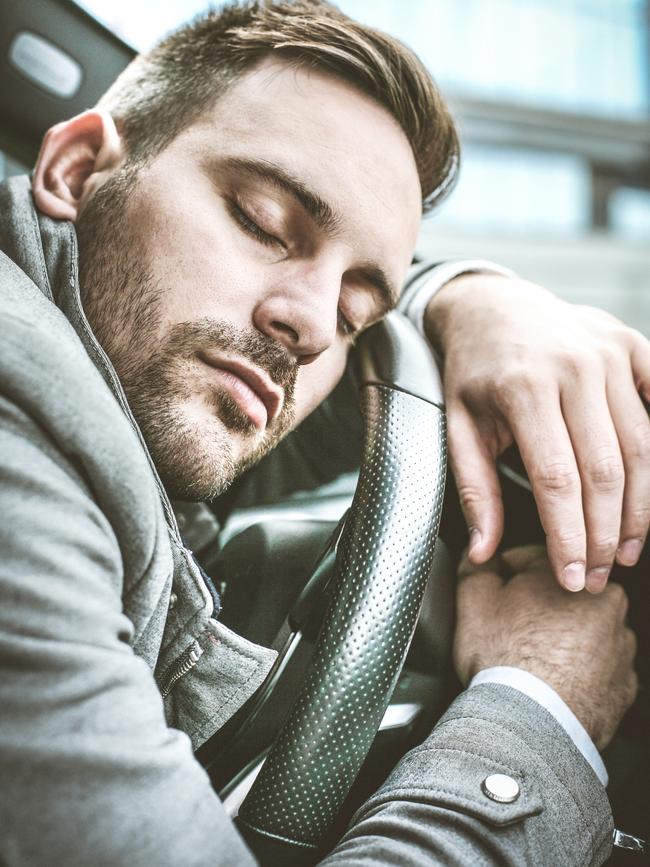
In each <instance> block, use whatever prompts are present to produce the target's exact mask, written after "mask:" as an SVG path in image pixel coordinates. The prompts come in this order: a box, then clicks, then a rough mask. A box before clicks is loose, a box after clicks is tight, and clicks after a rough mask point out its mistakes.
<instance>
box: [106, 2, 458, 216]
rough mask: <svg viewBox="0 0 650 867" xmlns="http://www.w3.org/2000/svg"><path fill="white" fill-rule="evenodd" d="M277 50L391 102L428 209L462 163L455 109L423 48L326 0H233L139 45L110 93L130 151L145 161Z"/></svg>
mask: <svg viewBox="0 0 650 867" xmlns="http://www.w3.org/2000/svg"><path fill="white" fill-rule="evenodd" d="M270 54H275V55H283V56H285V57H288V58H290V59H291V60H292V61H293V62H295V63H297V64H301V65H302V64H304V65H307V66H310V67H312V68H316V69H320V70H323V71H326V72H331V73H333V74H334V75H337V76H339V77H340V78H343V79H345V80H346V81H349V82H350V83H352V84H354V85H355V86H356V87H358V88H359V89H360V90H362V91H363V92H364V93H366V94H368V95H369V96H371V97H372V98H373V99H375V100H376V101H377V102H378V103H380V104H381V105H382V106H384V107H385V108H386V109H388V111H389V112H390V113H391V114H392V115H393V117H394V118H395V119H396V120H397V121H398V123H399V124H400V126H401V127H402V129H403V130H404V133H405V134H406V136H407V138H408V140H409V142H410V145H411V148H412V150H413V154H414V156H415V162H416V165H417V169H418V174H419V177H420V184H421V187H422V207H423V211H428V210H430V209H431V208H432V207H433V206H434V205H435V204H437V203H438V202H439V201H440V199H441V198H442V197H443V196H444V195H445V194H446V193H447V192H448V191H449V190H450V189H451V187H452V186H453V183H454V181H455V179H456V176H457V173H458V166H459V143H458V136H457V134H456V129H455V126H454V122H453V119H452V117H451V115H450V113H449V110H448V108H447V106H446V104H445V102H444V100H443V98H442V96H441V94H440V92H439V90H438V88H437V86H436V84H435V82H434V81H433V79H432V78H431V76H430V74H429V73H428V72H427V70H426V68H425V67H424V65H423V64H422V63H421V61H420V60H419V59H418V57H417V56H416V55H415V54H414V53H413V52H412V51H411V50H410V49H409V48H407V47H406V46H405V45H403V44H402V43H401V42H399V41H398V40H397V39H395V38H394V37H392V36H389V35H388V34H386V33H382V32H381V31H379V30H373V29H372V28H370V27H366V26H365V25H363V24H359V23H358V22H356V21H353V20H352V19H351V18H349V17H348V16H347V15H344V14H343V13H342V12H340V10H339V9H337V8H336V7H335V6H333V5H332V4H331V3H329V2H326V0H293V2H292V0H283V2H265V0H256V2H244V3H236V2H235V3H230V4H228V5H227V6H225V8H223V9H221V10H219V11H218V12H209V13H208V14H207V15H203V16H201V17H199V18H197V19H195V20H194V21H193V22H191V23H190V24H188V25H186V26H185V27H183V28H181V29H180V30H178V31H177V32H176V33H174V34H172V35H171V36H169V37H167V38H166V39H164V40H163V41H162V42H161V43H159V44H158V45H157V46H156V47H155V48H153V49H152V50H151V51H149V52H147V53H145V54H141V55H139V56H138V57H137V58H136V59H135V60H134V61H133V62H132V63H131V64H130V65H129V66H128V67H127V69H126V70H125V71H124V72H123V73H122V75H121V76H120V77H119V78H118V79H117V81H116V82H115V84H114V85H113V86H112V87H111V88H110V89H109V90H108V92H107V93H106V94H105V95H104V96H103V97H102V99H101V101H100V103H99V104H100V106H102V107H104V108H106V109H107V110H108V111H110V113H111V114H112V116H113V118H114V119H115V121H116V123H117V126H118V129H119V130H120V132H121V134H122V136H123V137H124V140H125V143H126V146H127V149H128V151H129V156H130V157H131V158H132V159H134V160H136V161H143V160H144V161H146V160H148V159H150V158H151V157H152V156H155V155H156V154H157V153H159V152H160V151H161V150H162V149H163V148H164V147H165V146H166V145H167V144H169V142H170V141H171V140H172V139H173V138H175V136H176V135H178V134H179V133H180V132H181V131H182V130H183V129H185V128H186V127H188V126H189V125H190V124H191V123H192V122H193V121H195V120H196V119H197V118H198V117H199V116H200V115H201V114H202V113H203V112H204V111H205V110H206V109H207V108H208V107H209V106H210V105H212V104H213V103H214V102H215V100H216V99H217V98H218V97H219V96H221V95H222V94H223V93H224V91H225V90H226V89H227V88H228V87H229V86H230V85H231V84H233V83H234V82H235V81H236V80H237V79H238V78H239V77H240V76H241V75H242V74H243V73H245V72H246V71H247V70H249V69H251V68H252V67H253V66H255V65H256V64H257V63H258V62H259V61H260V60H261V59H262V58H263V57H265V56H268V55H270Z"/></svg>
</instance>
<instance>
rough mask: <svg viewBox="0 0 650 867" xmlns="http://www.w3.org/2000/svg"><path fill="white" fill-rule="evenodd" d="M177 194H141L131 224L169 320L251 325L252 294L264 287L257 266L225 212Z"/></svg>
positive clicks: (153, 191)
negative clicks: (219, 320)
mask: <svg viewBox="0 0 650 867" xmlns="http://www.w3.org/2000/svg"><path fill="white" fill-rule="evenodd" d="M173 192H174V191H173V190H166V191H165V194H163V193H161V191H160V189H159V188H158V187H154V188H153V189H145V190H143V191H142V192H141V195H140V196H139V198H138V200H137V201H136V202H134V208H133V211H132V220H131V228H132V236H133V238H134V241H135V246H136V249H137V250H139V255H141V256H142V258H143V259H144V258H146V260H147V263H148V266H149V270H150V271H151V272H152V274H153V275H154V279H155V281H156V283H157V284H158V285H160V286H161V287H163V290H164V309H165V320H166V321H167V323H168V324H169V323H171V324H174V323H176V322H186V321H193V320H197V319H201V318H204V317H207V318H227V319H229V320H231V321H232V322H233V323H235V324H239V325H241V326H244V325H247V324H248V322H249V320H250V314H251V310H252V307H251V304H252V301H253V299H252V298H251V294H252V292H253V291H254V288H255V286H257V285H259V284H260V283H261V275H260V274H258V273H257V271H256V270H255V267H254V265H255V263H250V262H248V261H246V259H245V255H244V252H242V249H241V244H240V243H238V237H237V233H236V231H234V229H233V226H232V225H231V223H230V222H229V220H228V217H227V215H226V214H225V213H224V211H223V209H220V208H217V207H216V206H214V204H213V203H211V202H206V201H204V198H203V197H201V196H197V195H195V196H194V197H192V196H189V195H186V196H184V197H179V198H178V199H176V200H174V196H173ZM170 199H172V200H173V201H170ZM248 308H251V309H248Z"/></svg>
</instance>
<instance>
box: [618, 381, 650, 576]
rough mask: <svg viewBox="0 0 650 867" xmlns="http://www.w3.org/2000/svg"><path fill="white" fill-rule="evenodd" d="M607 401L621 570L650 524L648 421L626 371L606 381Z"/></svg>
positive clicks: (640, 545)
mask: <svg viewBox="0 0 650 867" xmlns="http://www.w3.org/2000/svg"><path fill="white" fill-rule="evenodd" d="M607 398H608V403H609V407H610V410H611V414H612V419H613V421H614V425H615V428H616V434H617V436H618V442H619V445H620V450H621V456H622V461H623V466H624V471H625V490H624V493H623V511H622V516H621V526H620V533H619V536H620V538H619V545H618V549H617V552H616V559H617V561H618V562H619V563H620V564H621V565H622V566H633V565H634V564H635V563H636V562H637V560H638V559H639V556H640V554H641V551H642V549H643V545H644V543H645V539H646V535H647V532H648V524H649V523H650V419H649V418H648V413H647V411H646V409H645V407H644V406H643V404H642V402H641V399H640V398H639V395H638V394H637V392H636V390H635V387H634V385H633V383H632V382H631V379H630V375H629V369H627V368H626V369H624V370H621V371H620V373H619V374H618V375H611V376H610V377H609V378H608V383H607Z"/></svg>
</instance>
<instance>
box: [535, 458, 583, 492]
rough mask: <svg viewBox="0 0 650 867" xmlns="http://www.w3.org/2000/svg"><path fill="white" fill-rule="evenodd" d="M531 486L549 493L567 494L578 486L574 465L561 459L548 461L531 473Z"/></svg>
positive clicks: (578, 480) (576, 471)
mask: <svg viewBox="0 0 650 867" xmlns="http://www.w3.org/2000/svg"><path fill="white" fill-rule="evenodd" d="M531 481H532V483H533V487H537V488H539V489H540V490H542V491H544V492H546V493H549V494H569V493H573V492H574V491H577V490H578V489H579V488H580V476H579V475H578V470H577V469H576V467H575V466H574V465H573V464H571V463H569V462H567V461H563V460H555V461H549V462H547V463H545V464H543V465H542V466H540V467H539V468H537V469H535V470H533V471H532V473H531Z"/></svg>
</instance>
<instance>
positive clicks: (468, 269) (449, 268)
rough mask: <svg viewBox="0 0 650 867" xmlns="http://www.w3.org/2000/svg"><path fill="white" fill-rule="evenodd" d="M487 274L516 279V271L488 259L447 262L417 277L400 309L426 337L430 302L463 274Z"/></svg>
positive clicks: (403, 296)
mask: <svg viewBox="0 0 650 867" xmlns="http://www.w3.org/2000/svg"><path fill="white" fill-rule="evenodd" d="M477 272H485V273H488V274H500V275H501V276H503V277H514V276H515V273H514V271H510V269H509V268H502V267H501V265H496V264H495V263H494V262H489V261H488V260H487V259H461V260H458V261H456V262H445V263H444V264H443V265H436V266H435V267H433V268H431V269H430V270H429V271H425V272H424V274H421V275H420V276H419V277H417V278H416V279H415V280H414V281H413V283H411V285H410V286H409V287H408V288H407V289H406V290H405V291H404V294H403V295H402V297H401V298H400V302H399V305H398V307H399V309H400V310H401V311H402V313H403V314H404V315H405V316H406V317H407V318H408V319H410V320H411V322H412V323H413V324H414V325H415V327H416V328H417V329H418V331H419V332H420V334H422V335H424V313H425V310H426V309H427V305H428V303H429V301H431V299H432V298H433V296H434V295H435V294H436V292H438V291H439V290H440V289H442V287H443V286H445V285H446V284H447V283H449V282H450V281H451V280H453V279H454V278H455V277H459V276H460V275H461V274H472V273H477Z"/></svg>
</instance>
